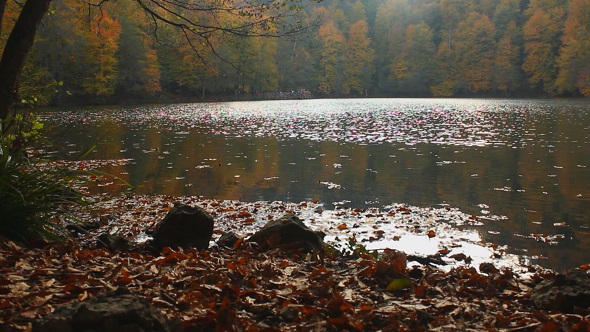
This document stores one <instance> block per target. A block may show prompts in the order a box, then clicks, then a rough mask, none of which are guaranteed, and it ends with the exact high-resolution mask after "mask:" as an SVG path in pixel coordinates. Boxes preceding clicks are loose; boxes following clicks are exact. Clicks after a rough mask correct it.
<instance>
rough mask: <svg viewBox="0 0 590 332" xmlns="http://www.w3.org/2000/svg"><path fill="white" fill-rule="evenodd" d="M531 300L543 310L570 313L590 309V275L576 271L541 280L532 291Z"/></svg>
mask: <svg viewBox="0 0 590 332" xmlns="http://www.w3.org/2000/svg"><path fill="white" fill-rule="evenodd" d="M531 299H532V300H533V302H534V303H535V305H536V306H537V307H538V308H539V309H543V310H557V311H561V312H567V313H572V312H573V311H574V308H590V274H588V273H587V272H586V271H583V270H578V269H576V270H572V271H569V272H567V273H566V274H558V275H557V276H555V278H553V279H547V280H543V281H542V282H541V283H539V284H538V285H537V286H536V287H535V288H534V289H533V292H532V295H531Z"/></svg>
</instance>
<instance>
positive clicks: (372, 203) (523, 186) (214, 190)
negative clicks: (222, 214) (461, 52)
mask: <svg viewBox="0 0 590 332" xmlns="http://www.w3.org/2000/svg"><path fill="white" fill-rule="evenodd" d="M44 116H45V118H46V121H48V122H50V123H54V124H57V125H58V126H59V128H60V131H62V130H63V129H67V130H65V133H63V134H62V136H61V137H60V144H61V145H62V146H63V147H65V148H66V150H67V151H69V153H70V154H71V155H74V154H75V153H76V152H77V151H81V150H83V149H84V147H85V146H87V145H88V144H91V143H94V142H96V141H99V142H100V144H99V146H98V148H97V149H96V150H95V152H93V153H92V154H91V155H90V156H89V157H88V158H92V159H131V160H130V161H129V162H127V163H124V165H120V166H109V167H105V168H104V169H103V170H104V171H106V172H110V173H113V174H115V175H118V176H120V177H121V178H123V179H125V180H126V181H128V182H129V183H131V184H132V185H134V186H137V189H136V191H137V192H139V193H146V194H169V195H198V196H204V197H206V198H215V199H232V200H241V201H246V202H254V201H261V200H262V201H277V200H280V201H287V202H300V201H313V200H318V201H319V202H320V204H322V205H323V207H324V208H325V209H334V208H342V207H353V208H355V207H358V208H365V207H380V208H382V207H384V206H387V205H390V204H394V203H403V204H408V205H411V206H416V207H423V208H426V207H440V206H441V205H443V206H450V207H456V208H458V209H459V210H461V211H462V212H464V213H466V214H472V215H475V216H477V217H478V220H479V221H481V223H483V225H481V226H478V227H477V232H479V233H480V235H481V237H482V239H483V240H484V241H487V242H492V243H499V244H501V245H508V246H509V247H510V248H512V250H513V252H515V253H519V254H525V255H527V256H529V257H539V258H541V259H540V260H538V261H536V262H537V263H539V264H541V265H544V266H547V267H551V268H556V269H558V270H562V269H566V268H573V267H577V266H578V265H580V264H584V263H590V241H589V238H590V101H587V100H481V99H352V100H303V101H300V100H298V101H260V102H234V103H203V104H182V105H179V104H176V105H165V106H149V107H130V108H97V109H87V108H84V109H71V110H59V111H47V112H46V113H44ZM101 189H102V190H105V191H111V192H116V191H118V190H119V189H120V187H119V186H117V185H116V184H112V185H111V184H109V183H107V184H102V185H101Z"/></svg>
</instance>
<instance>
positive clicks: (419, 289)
mask: <svg viewBox="0 0 590 332" xmlns="http://www.w3.org/2000/svg"><path fill="white" fill-rule="evenodd" d="M427 290H428V288H427V287H426V286H424V285H418V286H416V289H415V294H416V297H419V298H421V299H424V298H426V291H427Z"/></svg>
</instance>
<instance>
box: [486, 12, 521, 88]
mask: <svg viewBox="0 0 590 332" xmlns="http://www.w3.org/2000/svg"><path fill="white" fill-rule="evenodd" d="M516 29H517V27H516V23H514V22H512V23H511V24H509V25H508V27H507V29H506V34H505V35H504V37H502V38H501V39H500V40H499V41H498V46H497V48H496V57H495V60H494V70H493V73H494V87H495V88H496V89H497V90H499V91H502V92H504V94H506V95H509V94H510V92H511V91H514V90H515V89H517V88H518V87H520V86H521V81H522V75H521V72H520V66H519V59H520V53H521V52H520V47H519V46H518V42H517V41H515V40H514V37H513V35H514V33H511V32H512V31H515V30H516Z"/></svg>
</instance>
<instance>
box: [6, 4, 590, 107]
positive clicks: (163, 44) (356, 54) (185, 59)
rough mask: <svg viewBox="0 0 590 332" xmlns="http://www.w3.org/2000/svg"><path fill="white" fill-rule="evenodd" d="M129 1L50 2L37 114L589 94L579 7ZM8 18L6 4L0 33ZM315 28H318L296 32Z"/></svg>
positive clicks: (37, 53) (26, 84)
mask: <svg viewBox="0 0 590 332" xmlns="http://www.w3.org/2000/svg"><path fill="white" fill-rule="evenodd" d="M138 3H139V4H140V7H139V8H138V7H137V6H134V5H133V3H129V2H117V3H113V2H104V3H102V5H101V6H100V7H93V6H91V7H87V6H84V5H83V4H81V3H80V2H78V1H76V0H53V2H52V10H51V11H50V13H49V14H48V15H47V17H46V18H45V20H44V25H43V26H42V27H41V28H40V31H39V34H38V37H39V38H38V39H37V40H36V42H35V46H34V52H33V55H34V56H31V57H29V59H28V61H27V64H26V67H25V75H23V76H22V77H21V81H20V84H19V87H20V90H21V92H20V93H21V96H22V97H23V98H25V99H27V100H33V99H34V98H37V102H36V103H38V104H40V105H41V104H47V103H49V102H51V103H56V104H61V103H80V102H87V101H88V100H89V97H97V98H94V99H92V100H93V101H102V102H115V101H124V100H125V99H126V98H127V99H131V100H133V101H136V99H138V98H145V99H147V100H157V98H162V97H164V96H167V95H170V94H173V95H178V94H180V95H184V96H188V97H191V98H194V97H196V96H200V97H201V98H206V97H207V96H208V94H211V93H215V94H228V95H230V96H232V95H235V94H234V93H235V92H240V91H241V92H244V91H246V92H248V91H249V92H250V93H252V94H254V93H255V92H259V91H281V90H283V91H288V90H297V89H307V90H309V91H312V92H313V93H316V94H322V95H341V96H342V95H344V96H358V95H368V96H371V95H379V96H392V95H399V94H403V95H428V94H431V95H435V96H454V95H478V94H487V95H489V94H502V95H508V94H510V95H512V94H548V95H556V94H559V95H588V94H589V93H588V90H589V88H588V86H589V84H588V81H589V80H590V78H589V77H590V75H589V74H588V69H587V67H588V64H587V59H588V54H587V50H588V49H589V48H588V45H586V44H588V41H587V39H588V38H587V36H588V35H589V33H588V27H587V25H588V24H587V23H586V22H587V21H588V20H587V16H588V14H587V11H588V9H587V7H588V5H587V1H583V0H568V1H557V0H544V1H530V2H529V3H528V4H527V5H526V6H525V3H526V2H522V1H518V0H501V1H458V0H428V1H408V0H376V1H368V0H356V1H350V2H342V1H337V0H324V1H311V3H313V4H314V6H313V7H306V6H304V1H272V2H271V4H269V5H268V6H267V7H265V6H262V7H260V6H257V4H258V5H260V3H257V2H252V3H250V2H248V3H243V4H242V5H243V7H239V6H238V5H237V3H236V4H234V5H235V6H237V7H235V8H234V7H228V8H225V9H223V8H217V7H214V6H208V4H210V2H209V1H204V2H203V6H201V7H198V8H197V7H191V6H186V7H183V6H175V5H172V7H171V8H170V12H168V13H166V12H165V11H164V8H160V7H157V5H156V4H155V3H152V2H151V1H139V2H138ZM175 3H176V2H175V1H171V2H170V4H175ZM211 3H212V2H211ZM521 4H522V5H523V6H521ZM228 6H229V5H228ZM290 7H292V9H293V10H294V12H293V13H289V8H290ZM19 10H20V7H18V6H15V5H14V4H9V6H8V7H7V11H6V14H5V17H4V18H5V19H4V22H3V30H2V31H6V30H7V29H8V30H9V29H10V28H11V26H12V23H13V21H14V20H15V18H16V17H17V14H18V11H19ZM146 15H147V17H148V18H150V19H149V20H146ZM316 17H321V18H322V24H321V26H320V27H319V28H318V29H306V28H305V27H314V26H315V23H316ZM279 21H280V22H282V23H281V24H278V22H279ZM163 22H164V23H167V24H162V23H163ZM207 27H210V29H207ZM297 27H299V29H298V30H297ZM294 28H295V30H297V32H298V34H293V33H291V32H292V29H294ZM279 36H280V37H284V38H283V39H277V38H274V37H279ZM0 42H3V40H0ZM56 82H59V84H58V85H56ZM55 91H57V93H55ZM236 96H237V97H239V98H241V95H239V94H237V95H236Z"/></svg>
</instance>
